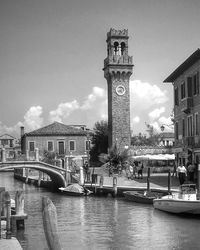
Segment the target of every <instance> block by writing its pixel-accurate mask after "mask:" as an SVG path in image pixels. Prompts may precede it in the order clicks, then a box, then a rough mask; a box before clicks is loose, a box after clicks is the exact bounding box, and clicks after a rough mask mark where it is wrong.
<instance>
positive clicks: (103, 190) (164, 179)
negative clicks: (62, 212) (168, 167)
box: [14, 173, 179, 197]
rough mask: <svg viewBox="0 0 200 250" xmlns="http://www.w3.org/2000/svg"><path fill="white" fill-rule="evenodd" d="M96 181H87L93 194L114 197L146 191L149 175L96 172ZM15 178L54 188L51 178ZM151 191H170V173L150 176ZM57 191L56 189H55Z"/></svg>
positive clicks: (175, 183)
mask: <svg viewBox="0 0 200 250" xmlns="http://www.w3.org/2000/svg"><path fill="white" fill-rule="evenodd" d="M96 177H97V178H96V183H92V182H86V183H85V184H84V186H85V187H86V188H87V189H89V190H90V191H92V192H93V195H103V196H106V195H109V194H110V195H112V196H113V197H117V196H119V197H122V196H124V194H123V192H125V191H144V190H146V189H147V177H146V176H144V178H143V179H133V180H128V179H127V178H126V177H125V176H111V177H109V176H103V175H98V174H96ZM14 178H15V179H18V180H20V181H22V182H24V183H27V184H32V185H35V186H37V187H38V186H39V187H43V188H48V189H50V190H54V188H53V183H52V182H51V181H49V180H40V183H39V180H38V177H35V176H29V177H28V178H27V177H24V176H22V175H20V174H16V173H15V174H14ZM171 179H172V182H171V184H172V185H171V191H174V192H177V191H178V188H179V182H178V179H177V178H176V177H172V178H171ZM150 189H151V191H156V192H161V193H167V192H168V175H167V174H154V175H152V176H151V178H150ZM54 191H56V190H54Z"/></svg>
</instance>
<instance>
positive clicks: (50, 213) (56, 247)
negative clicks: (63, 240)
mask: <svg viewBox="0 0 200 250" xmlns="http://www.w3.org/2000/svg"><path fill="white" fill-rule="evenodd" d="M42 215H43V216H42V217H43V225H44V232H45V236H46V240H47V244H48V247H49V249H50V250H62V247H61V244H60V240H59V236H58V226H57V211H56V207H55V206H54V204H53V202H52V201H51V200H50V199H49V198H48V197H43V198H42Z"/></svg>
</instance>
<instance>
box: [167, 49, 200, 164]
mask: <svg viewBox="0 0 200 250" xmlns="http://www.w3.org/2000/svg"><path fill="white" fill-rule="evenodd" d="M199 72H200V49H197V50H196V51H195V52H194V53H193V54H192V55H191V56H189V57H188V58H187V59H186V60H185V61H184V62H183V63H182V64H181V65H180V66H179V67H178V68H177V69H176V70H175V71H174V72H173V73H172V74H171V75H170V76H168V77H167V78H166V79H165V80H164V82H171V83H172V84H173V87H174V121H175V145H174V150H175V154H176V159H177V163H180V162H182V163H183V164H187V162H192V163H194V164H195V163H197V164H198V163H200V128H199V125H200V90H199V82H200V80H199Z"/></svg>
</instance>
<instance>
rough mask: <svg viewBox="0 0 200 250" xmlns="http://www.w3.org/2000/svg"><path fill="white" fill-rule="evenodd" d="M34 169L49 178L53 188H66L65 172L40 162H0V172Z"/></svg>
mask: <svg viewBox="0 0 200 250" xmlns="http://www.w3.org/2000/svg"><path fill="white" fill-rule="evenodd" d="M23 168H28V169H35V170H39V171H41V172H43V173H46V174H47V175H49V176H50V178H51V180H52V183H53V186H54V187H55V188H59V187H66V178H65V176H66V174H67V170H66V169H63V168H60V167H57V166H53V165H50V164H48V163H44V162H41V161H6V162H0V172H2V171H5V170H9V169H23Z"/></svg>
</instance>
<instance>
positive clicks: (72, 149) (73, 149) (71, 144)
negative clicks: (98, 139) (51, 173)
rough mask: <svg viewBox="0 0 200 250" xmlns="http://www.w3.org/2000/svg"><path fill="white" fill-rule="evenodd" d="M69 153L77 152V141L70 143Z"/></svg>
mask: <svg viewBox="0 0 200 250" xmlns="http://www.w3.org/2000/svg"><path fill="white" fill-rule="evenodd" d="M69 151H75V141H69Z"/></svg>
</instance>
